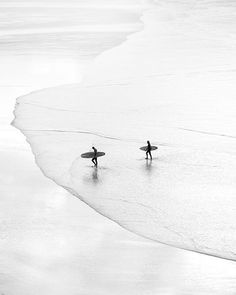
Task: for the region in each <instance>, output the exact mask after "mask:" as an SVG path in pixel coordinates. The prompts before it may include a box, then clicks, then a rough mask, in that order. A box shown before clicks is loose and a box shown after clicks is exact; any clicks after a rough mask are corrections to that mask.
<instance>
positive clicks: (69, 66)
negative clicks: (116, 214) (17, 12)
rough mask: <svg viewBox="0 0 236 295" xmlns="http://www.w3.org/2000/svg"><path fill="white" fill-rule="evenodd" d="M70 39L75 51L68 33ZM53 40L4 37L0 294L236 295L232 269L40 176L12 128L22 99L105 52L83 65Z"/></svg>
mask: <svg viewBox="0 0 236 295" xmlns="http://www.w3.org/2000/svg"><path fill="white" fill-rule="evenodd" d="M2 2H4V1H2ZM6 3H7V4H6ZM24 3H26V4H27V1H24ZM34 3H36V4H37V2H35V1H34ZM26 4H24V5H26ZM4 5H5V6H9V2H6V1H5V2H4ZM54 5H55V3H54ZM8 9H9V8H8ZM10 9H12V8H10ZM73 9H74V8H73ZM73 9H72V10H73ZM8 12H9V11H8ZM71 13H72V12H71ZM68 15H69V16H70V11H69V12H68ZM68 15H67V17H68ZM129 19H130V18H129ZM134 22H135V23H136V19H135V20H134ZM72 25H73V24H72ZM132 26H133V25H132ZM4 34H6V33H5V32H4ZM64 34H65V35H64V37H65V38H68V39H69V40H71V42H72V43H73V44H75V43H74V42H73V40H74V36H72V35H71V33H70V36H68V33H64ZM125 35H126V33H125ZM50 36H51V37H50ZM50 36H49V37H48V35H47V37H48V39H46V38H44V37H45V36H44V35H42V36H41V37H40V38H41V39H40V38H39V39H36V40H35V41H34V42H33V43H30V42H29V40H28V39H27V38H26V39H25V35H23V37H24V38H23V39H22V36H21V34H19V35H18V37H21V38H20V41H19V43H15V44H14V42H15V40H16V38H15V36H14V35H11V36H9V35H7V38H8V39H7V41H6V39H5V38H6V35H4V36H3V37H0V39H1V41H2V44H3V47H1V48H2V50H1V49H0V50H1V51H0V54H1V57H0V63H1V68H0V130H1V132H0V151H1V153H0V165H1V169H0V179H1V181H0V195H1V197H0V253H1V254H0V293H1V294H4V295H16V294H17V295H33V294H34V295H42V294H51V295H54V294H55V295H68V294H69V295H78V294H79V295H80V294H81V295H82V294H83V295H85V294H86V295H94V294H95V295H100V294H101V295H106V294H111V293H112V294H115V295H116V294H117V295H121V294H122V295H124V294H127V295H132V294H135V295H136V294H138V295H154V294H160V295H189V294H191V295H192V294H193V295H195V294H196V295H213V294H214V295H215V294H219V295H234V294H235V289H236V264H235V262H234V261H229V260H224V259H220V258H215V257H210V256H207V255H202V254H198V253H194V252H189V251H185V250H180V249H176V248H174V247H169V246H165V245H161V244H158V243H155V242H151V241H150V240H147V239H144V238H141V237H139V236H137V235H135V234H133V233H131V232H129V231H126V230H124V229H122V228H121V227H120V226H118V225H117V224H115V223H114V222H111V221H110V220H109V219H107V218H105V217H103V216H101V215H99V214H98V213H96V212H95V211H94V210H92V209H91V208H89V207H88V206H87V205H85V204H84V203H82V202H81V201H80V200H78V199H77V198H75V197H73V196H72V195H71V194H69V193H68V192H66V191H65V190H64V189H62V188H60V187H59V186H57V185H56V184H55V183H53V182H52V181H50V180H49V179H48V178H46V177H45V176H44V175H43V174H42V172H41V171H40V170H39V168H38V166H37V165H36V164H35V162H34V157H33V154H32V152H31V150H30V147H29V145H28V144H27V143H26V141H25V138H24V136H23V135H22V134H21V133H20V132H19V131H18V130H16V129H15V128H13V127H12V126H11V125H10V123H11V121H12V120H13V113H12V112H13V109H14V105H15V99H16V97H19V96H21V95H24V94H26V93H29V92H31V91H34V90H37V89H41V88H46V87H50V86H56V85H61V84H70V83H77V82H79V81H80V80H81V77H82V75H83V73H84V71H85V69H86V67H87V65H88V63H90V62H91V58H90V57H91V56H92V57H94V54H95V55H96V54H97V52H100V47H99V46H98V50H96V53H92V54H91V52H90V53H89V56H90V57H89V58H87V57H86V58H84V54H82V57H81V54H78V55H77V54H76V52H77V47H76V46H75V47H74V49H73V50H71V48H73V46H69V49H68V48H65V47H64V44H65V43H64V39H63V40H62V41H61V39H60V38H59V39H58V40H57V39H56V38H53V37H55V36H54V35H53V34H52V35H50ZM71 36H72V37H71ZM122 38H123V32H122ZM31 40H32V39H31ZM40 40H41V41H40ZM45 40H46V41H47V42H45V43H44V41H45ZM55 40H57V41H56V43H53V42H55ZM76 40H77V37H76ZM81 40H83V38H82V37H81ZM86 40H87V39H86ZM109 40H110V39H109ZM115 40H116V39H115ZM10 41H11V42H10ZM50 41H52V43H51V42H50ZM115 42H116V41H115ZM42 44H43V46H42ZM112 46H113V43H112ZM42 47H43V48H44V51H43V54H42V51H41V49H42ZM9 48H10V49H9ZM84 50H85V49H84ZM102 50H103V49H102ZM39 52H40V53H39Z"/></svg>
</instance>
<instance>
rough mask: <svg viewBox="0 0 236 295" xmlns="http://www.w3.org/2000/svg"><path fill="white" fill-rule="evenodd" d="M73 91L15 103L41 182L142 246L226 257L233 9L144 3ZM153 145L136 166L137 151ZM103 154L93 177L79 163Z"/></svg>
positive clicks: (231, 255)
mask: <svg viewBox="0 0 236 295" xmlns="http://www.w3.org/2000/svg"><path fill="white" fill-rule="evenodd" d="M156 2H157V6H156V7H155V8H153V9H150V10H149V11H147V12H146V13H145V14H144V17H143V22H144V25H145V28H144V30H143V31H142V32H139V33H136V34H134V35H133V36H132V37H130V38H129V40H128V41H126V42H125V43H123V44H122V45H120V46H118V47H116V48H112V49H110V50H109V51H106V52H104V53H103V54H101V55H100V56H99V57H98V58H97V59H96V60H95V62H94V63H93V64H92V65H91V68H90V70H89V71H88V73H87V75H86V76H85V78H84V81H83V82H82V83H81V84H80V85H69V86H62V87H57V88H51V89H46V90H42V91H38V92H34V93H31V94H29V95H26V96H24V97H21V98H19V99H18V100H17V106H16V109H15V116H16V118H15V121H14V125H15V126H16V127H17V128H19V129H20V130H21V131H22V132H23V133H24V134H25V136H26V137H27V140H28V142H29V143H30V145H31V148H32V151H33V153H34V155H35V158H36V162H37V164H38V166H39V167H40V168H41V170H42V171H43V173H44V174H45V175H46V176H47V177H49V178H51V179H52V180H54V181H55V182H56V183H57V184H59V185H60V186H62V187H64V188H65V189H67V190H68V191H70V192H71V193H72V194H74V195H75V196H77V197H78V198H80V199H81V200H82V201H84V202H85V203H87V204H88V205H89V206H91V207H92V208H94V209H95V210H96V211H98V212H99V213H101V214H103V215H104V216H106V217H108V218H110V219H111V220H113V221H115V222H117V223H119V224H120V225H121V226H123V227H125V228H127V229H129V230H131V231H133V232H135V233H137V234H139V235H142V236H144V237H147V238H149V239H152V240H155V241H160V242H162V243H167V244H169V245H173V246H177V247H180V248H184V249H188V250H192V251H197V252H201V253H205V254H210V255H215V256H219V257H223V258H228V259H235V258H236V250H235V249H236V240H235V230H236V226H235V213H236V202H235V193H236V185H235V178H236V176H235V171H236V170H235V169H236V152H235V150H236V127H235V126H236V124H235V123H236V122H235V121H236V120H235V111H236V107H235V103H234V100H235V85H234V83H235V82H234V81H235V76H236V72H235V67H236V60H235V54H234V52H235V49H236V48H235V47H236V43H235V41H234V40H235V38H234V37H235V32H234V27H235V26H234V22H235V21H234V18H233V16H234V14H235V12H236V5H235V4H234V3H233V2H228V3H227V4H226V3H225V2H224V1H208V2H207V3H206V2H205V1H198V2H196V1H176V2H172V1H156ZM147 139H149V140H150V141H151V143H153V144H155V145H158V146H159V150H158V151H157V152H153V155H154V160H153V161H152V162H147V161H145V160H144V154H143V153H142V152H141V151H140V150H139V147H140V146H142V145H144V144H145V141H146V140H147ZM93 145H94V146H96V147H97V148H98V150H100V151H104V152H106V156H105V157H103V158H101V159H99V167H98V168H97V169H96V168H93V167H92V165H91V163H90V161H88V160H85V159H82V158H81V157H80V154H81V153H83V152H86V151H87V150H88V149H89V148H90V147H91V146H93Z"/></svg>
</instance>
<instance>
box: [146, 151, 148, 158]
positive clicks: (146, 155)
mask: <svg viewBox="0 0 236 295" xmlns="http://www.w3.org/2000/svg"><path fill="white" fill-rule="evenodd" d="M146 159H148V151H147V152H146Z"/></svg>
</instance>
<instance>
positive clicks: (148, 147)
mask: <svg viewBox="0 0 236 295" xmlns="http://www.w3.org/2000/svg"><path fill="white" fill-rule="evenodd" d="M147 144H148V145H147V151H146V159H148V155H149V156H150V159H151V160H152V154H151V150H152V146H151V144H150V142H149V141H148V142H147Z"/></svg>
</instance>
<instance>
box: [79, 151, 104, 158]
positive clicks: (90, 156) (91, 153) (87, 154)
mask: <svg viewBox="0 0 236 295" xmlns="http://www.w3.org/2000/svg"><path fill="white" fill-rule="evenodd" d="M104 155H105V153H104V152H97V157H102V156H104ZM93 157H94V152H88V153H84V154H82V155H81V158H93Z"/></svg>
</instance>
